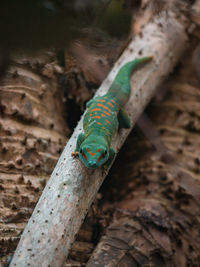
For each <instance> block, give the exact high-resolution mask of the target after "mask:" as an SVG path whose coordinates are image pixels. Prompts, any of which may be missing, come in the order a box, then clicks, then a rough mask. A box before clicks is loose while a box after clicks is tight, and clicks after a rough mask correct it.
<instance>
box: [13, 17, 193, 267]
mask: <svg viewBox="0 0 200 267" xmlns="http://www.w3.org/2000/svg"><path fill="white" fill-rule="evenodd" d="M187 26H188V25H187V23H186V22H184V23H183V22H180V21H178V20H177V18H176V16H175V15H174V14H173V13H169V14H168V15H167V16H166V15H165V14H162V15H160V17H159V18H157V19H156V20H155V21H154V22H152V23H150V24H148V25H146V26H145V27H144V29H143V31H142V35H140V36H136V37H135V39H134V40H133V41H132V42H131V43H130V44H129V46H128V47H127V49H126V50H125V52H124V53H123V54H122V56H121V57H120V59H119V60H118V62H117V63H116V64H115V66H114V68H113V69H112V71H111V73H110V74H109V76H108V77H107V79H106V80H105V81H104V82H103V84H102V86H101V87H100V88H99V90H98V92H97V95H102V94H104V93H106V92H107V90H108V88H109V86H110V84H111V82H112V81H113V79H114V77H115V75H116V73H117V72H118V70H119V68H120V67H121V66H122V65H124V63H125V62H127V61H130V60H132V59H134V58H137V57H141V56H154V61H153V62H152V63H150V64H148V65H146V66H145V67H144V68H142V69H141V70H139V71H138V72H137V73H136V74H135V75H134V77H133V79H132V81H131V83H132V95H131V98H130V100H129V102H128V104H127V105H126V109H127V111H128V113H129V115H130V116H131V118H132V122H133V125H134V123H135V121H136V120H137V118H138V117H139V115H140V114H141V113H142V111H143V110H144V108H145V106H146V105H147V103H148V102H149V101H150V99H151V97H152V96H153V94H154V93H155V91H156V88H157V87H158V85H159V84H160V83H161V82H162V81H163V79H164V78H165V77H166V76H167V75H168V74H169V72H170V71H172V70H173V67H174V65H175V64H176V62H177V60H178V59H179V58H180V56H181V54H182V53H183V51H184V50H185V49H186V47H187V34H186V28H187ZM119 27H120V25H119ZM81 131H82V119H81V121H80V122H79V123H78V125H77V127H76V129H75V131H74V134H73V135H72V137H71V138H70V140H69V142H68V143H67V146H66V147H65V149H64V151H63V153H62V155H61V156H60V159H59V161H58V163H57V165H56V167H55V169H54V171H53V173H52V175H51V178H50V180H49V182H48V184H47V186H46V187H45V189H44V191H43V194H42V196H41V198H40V200H39V202H38V204H37V206H36V208H35V210H34V212H33V214H32V216H31V218H30V220H29V222H28V224H27V226H26V228H25V230H24V233H23V235H22V237H21V240H20V242H19V245H18V247H17V250H16V252H15V255H14V258H13V260H12V263H11V266H12V267H13V266H18V267H23V266H24V267H25V266H34V267H37V266H38V267H39V266H43V267H45V266H52V267H53V266H56V267H59V266H63V264H64V262H65V260H66V258H67V255H68V252H69V249H70V247H71V245H72V243H73V241H74V238H75V235H76V234H77V232H78V231H79V228H80V226H81V224H82V222H83V220H84V218H85V215H86V213H87V210H88V208H89V207H90V205H91V203H92V201H93V199H94V197H95V195H96V193H97V191H98V189H99V187H100V186H101V184H102V182H103V180H104V178H105V177H104V176H102V171H101V170H100V169H97V170H95V171H93V170H89V169H87V168H86V167H85V166H83V165H82V163H81V162H80V161H79V160H76V159H73V158H72V156H71V153H72V152H73V151H74V149H75V144H76V140H77V136H78V134H79V133H80V132H81ZM129 132H130V130H122V131H120V133H119V134H118V135H117V137H116V138H115V140H114V142H113V146H114V147H115V148H116V149H117V151H119V149H120V147H121V146H122V144H123V143H124V141H125V139H126V137H127V135H128V134H129Z"/></svg>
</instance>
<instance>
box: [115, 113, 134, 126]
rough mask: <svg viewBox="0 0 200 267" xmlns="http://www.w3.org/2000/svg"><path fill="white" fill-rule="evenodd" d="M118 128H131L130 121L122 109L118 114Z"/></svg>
mask: <svg viewBox="0 0 200 267" xmlns="http://www.w3.org/2000/svg"><path fill="white" fill-rule="evenodd" d="M118 121H119V128H125V129H128V128H131V119H130V117H129V115H128V113H127V112H126V111H125V110H124V109H120V110H119V113H118Z"/></svg>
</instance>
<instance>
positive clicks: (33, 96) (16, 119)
mask: <svg viewBox="0 0 200 267" xmlns="http://www.w3.org/2000/svg"><path fill="white" fill-rule="evenodd" d="M19 58H20V59H19ZM19 58H16V57H15V58H13V62H12V63H11V64H10V67H9V69H8V70H7V72H6V74H5V76H4V77H3V78H2V77H1V81H0V259H1V260H0V261H2V262H5V261H6V259H5V256H6V255H10V254H13V253H14V250H15V248H16V246H17V243H18V241H19V238H20V235H21V233H22V231H23V229H24V227H25V225H26V223H27V221H28V219H29V217H30V215H31V214H32V211H33V208H34V207H35V204H36V203H37V201H38V199H39V196H40V195H41V192H42V190H43V188H44V186H45V184H46V181H47V180H48V178H49V175H50V173H51V172H52V170H53V167H54V166H55V164H56V162H57V160H58V157H59V155H60V153H61V150H62V148H63V146H64V144H65V142H66V136H67V135H68V133H69V131H68V128H67V125H66V122H65V120H64V118H63V110H64V109H63V107H62V101H61V98H60V96H61V94H60V93H59V94H58V93H57V92H58V90H60V89H59V87H58V86H57V83H56V81H54V80H53V79H48V78H47V77H46V76H45V75H44V74H45V73H47V69H48V64H50V63H51V62H52V58H53V60H55V59H54V57H53V56H52V57H51V56H50V57H49V56H44V54H43V56H41V55H40V56H39V57H38V58H37V57H36V58H35V59H34V60H33V59H31V58H28V57H27V56H24V55H20V57H19ZM47 63H48V64H47ZM46 64H47V65H46ZM54 65H56V64H54ZM42 73H43V74H42ZM54 110H56V112H54Z"/></svg>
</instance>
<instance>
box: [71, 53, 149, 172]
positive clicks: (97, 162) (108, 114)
mask: <svg viewBox="0 0 200 267" xmlns="http://www.w3.org/2000/svg"><path fill="white" fill-rule="evenodd" d="M152 59H153V57H143V58H137V59H135V60H133V61H130V62H128V63H126V64H125V65H123V66H122V67H121V68H120V70H119V72H118V73H117V75H116V77H115V79H114V81H113V83H112V84H111V86H110V88H109V90H108V92H107V93H106V94H105V95H103V96H97V97H95V98H93V99H91V100H89V101H88V102H87V104H86V107H87V108H88V109H87V111H86V114H85V116H84V119H83V129H84V132H81V133H80V134H79V136H78V138H77V143H76V149H75V152H72V156H73V157H79V158H80V160H81V161H82V162H83V164H84V165H85V166H86V167H88V168H89V169H96V168H98V167H100V166H103V168H104V170H105V172H106V173H107V170H108V168H109V167H110V165H111V163H112V161H113V159H114V157H115V154H116V152H115V150H114V149H113V148H112V147H111V141H112V138H113V137H114V136H115V134H116V133H117V131H118V129H119V128H127V129H128V128H130V127H131V120H130V118H129V116H128V114H127V112H126V111H125V110H124V109H123V107H124V105H125V104H126V103H127V102H128V100H129V97H130V94H131V85H130V78H131V74H132V72H133V71H135V70H137V69H138V68H139V67H141V66H143V65H144V64H145V63H147V62H149V61H151V60H152Z"/></svg>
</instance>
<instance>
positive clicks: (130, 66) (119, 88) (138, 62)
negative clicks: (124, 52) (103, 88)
mask: <svg viewBox="0 0 200 267" xmlns="http://www.w3.org/2000/svg"><path fill="white" fill-rule="evenodd" d="M152 59H153V57H143V58H137V59H135V60H133V61H130V62H128V63H126V64H125V65H124V66H123V67H122V68H121V69H120V70H119V72H118V74H117V76H116V77H115V80H114V81H113V83H112V85H111V87H110V89H109V91H108V93H109V94H111V95H112V96H113V97H115V98H116V99H117V100H118V101H119V105H120V106H123V105H124V104H125V103H126V102H127V101H128V99H129V97H130V93H131V85H130V78H131V74H132V72H133V71H135V70H137V69H138V68H141V67H142V66H143V65H144V64H145V63H147V62H149V61H151V60H152Z"/></svg>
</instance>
